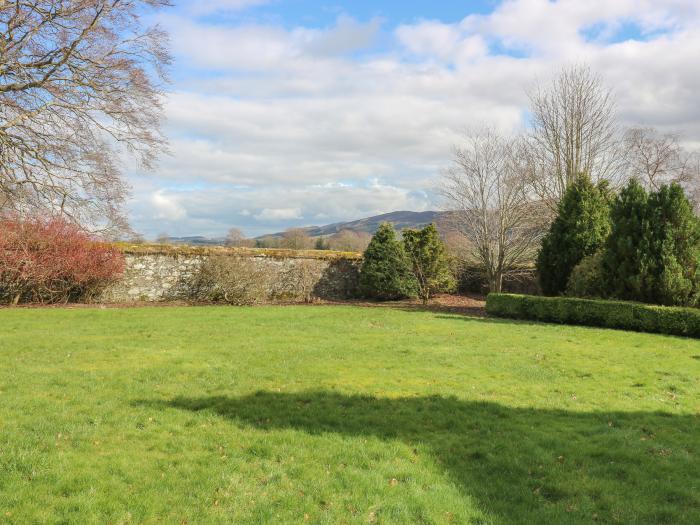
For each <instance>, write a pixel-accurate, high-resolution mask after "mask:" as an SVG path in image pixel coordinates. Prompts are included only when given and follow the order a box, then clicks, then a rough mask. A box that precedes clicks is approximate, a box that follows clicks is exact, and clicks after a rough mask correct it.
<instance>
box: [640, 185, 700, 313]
mask: <svg viewBox="0 0 700 525" xmlns="http://www.w3.org/2000/svg"><path fill="white" fill-rule="evenodd" d="M649 216H650V220H649V239H650V240H649V249H650V269H649V273H650V278H651V281H652V282H651V286H650V287H649V290H648V296H647V300H651V301H652V302H654V303H659V304H666V305H689V304H693V303H695V301H696V295H697V292H698V290H697V288H698V286H697V285H698V259H697V257H698V250H700V231H699V230H698V219H697V218H696V217H695V215H694V214H693V211H692V207H691V205H690V202H688V199H687V198H686V197H685V194H684V193H683V189H682V188H681V187H680V186H679V185H678V184H672V185H671V186H662V187H661V188H660V189H659V190H658V191H657V192H655V193H652V194H651V195H650V196H649Z"/></svg>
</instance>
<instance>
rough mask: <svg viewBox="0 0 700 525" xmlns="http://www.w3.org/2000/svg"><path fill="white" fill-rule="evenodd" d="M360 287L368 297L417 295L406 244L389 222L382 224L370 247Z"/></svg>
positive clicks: (385, 298)
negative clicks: (404, 244)
mask: <svg viewBox="0 0 700 525" xmlns="http://www.w3.org/2000/svg"><path fill="white" fill-rule="evenodd" d="M360 289H361V291H362V294H363V295H364V296H365V297H369V298H373V299H381V300H393V299H401V298H404V297H409V296H414V295H415V281H414V279H413V275H412V273H411V269H410V265H409V261H408V257H407V256H406V252H405V250H404V246H403V243H401V241H399V240H398V239H397V238H396V231H395V230H394V227H393V226H392V225H391V224H390V223H383V224H381V225H380V226H379V229H378V230H377V232H376V233H375V234H374V236H373V237H372V240H371V241H370V243H369V246H368V247H367V250H366V251H365V254H364V259H363V262H362V268H361V270H360Z"/></svg>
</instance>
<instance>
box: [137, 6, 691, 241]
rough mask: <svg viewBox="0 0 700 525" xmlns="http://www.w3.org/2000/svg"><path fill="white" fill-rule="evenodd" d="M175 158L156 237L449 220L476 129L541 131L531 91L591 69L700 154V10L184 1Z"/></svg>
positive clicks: (176, 32)
mask: <svg viewBox="0 0 700 525" xmlns="http://www.w3.org/2000/svg"><path fill="white" fill-rule="evenodd" d="M153 19H154V20H155V21H157V22H159V23H160V24H161V25H163V26H164V27H165V28H166V29H167V30H168V31H169V32H170V33H171V38H172V51H173V55H174V59H175V62H174V65H173V71H172V78H173V82H172V84H171V85H170V86H169V88H168V93H167V96H166V98H165V111H166V117H167V124H166V127H165V132H166V134H167V136H168V138H169V140H170V143H171V155H169V156H165V157H164V158H163V159H162V161H161V163H160V165H159V167H158V168H157V170H156V171H155V172H152V173H141V172H138V171H136V170H131V171H130V173H129V180H130V183H131V184H132V186H133V199H132V200H131V202H130V204H129V209H130V219H131V222H132V224H133V226H134V227H135V228H136V229H137V230H139V231H141V232H143V233H145V234H146V235H147V236H149V237H155V236H156V235H157V234H158V233H161V232H166V233H169V234H171V235H198V234H201V235H208V236H219V235H223V234H225V232H226V230H227V229H228V228H230V227H239V228H242V229H243V230H244V231H245V232H246V233H247V234H249V235H259V234H262V233H265V232H271V231H278V230H280V229H284V228H287V227H292V226H301V225H311V224H324V223H328V222H335V221H340V220H352V219H357V218H360V217H363V216H367V215H373V214H377V213H383V212H389V211H394V210H398V209H411V210H416V211H420V210H425V209H435V208H438V207H439V206H440V202H439V199H438V198H437V192H436V188H437V187H439V184H440V176H441V173H442V172H443V171H444V169H445V168H446V167H447V166H449V164H450V160H451V149H452V146H453V145H454V144H458V143H459V142H460V140H462V139H463V136H464V133H465V130H467V129H469V128H471V127H476V126H481V125H490V126H493V127H496V128H497V129H499V130H500V131H502V132H503V133H506V134H508V133H518V132H520V131H522V130H523V127H524V126H525V124H526V122H525V116H526V114H527V113H526V112H527V96H526V91H527V89H528V88H531V87H532V86H533V85H534V84H535V83H536V82H546V81H548V79H550V78H551V77H552V76H553V75H554V74H556V72H557V71H558V70H559V69H560V68H561V67H562V66H564V65H567V64H570V63H572V62H587V63H589V64H590V65H591V67H592V68H593V69H594V70H596V71H597V72H599V73H600V74H601V76H602V77H603V78H604V80H605V81H606V82H607V83H608V84H609V85H610V87H611V88H612V89H613V90H614V92H615V94H616V98H617V102H618V116H619V120H620V123H621V125H631V124H643V125H653V126H656V127H659V128H660V129H662V130H664V131H674V132H679V133H681V134H682V135H683V137H684V139H685V140H686V142H687V143H688V144H689V145H690V146H691V147H694V146H696V145H697V144H698V143H700V125H699V124H698V123H699V122H700V105H698V104H697V95H696V93H698V92H700V78H699V77H700V73H699V72H698V68H697V65H696V62H697V56H700V23H699V20H700V6H699V5H698V2H697V1H696V0H668V1H659V0H615V1H614V2H611V1H609V0H586V1H585V2H584V1H582V0H558V1H549V0H508V1H478V2H456V1H450V2H443V1H437V2H436V1H432V2H430V1H423V0H420V1H412V2H381V1H374V2H370V1H367V0H359V1H354V2H343V3H338V2H325V1H322V0H197V1H189V2H186V1H182V0H181V1H180V2H178V4H177V5H176V6H175V7H174V8H170V9H167V10H163V11H161V12H159V13H158V14H156V15H155V16H154V17H153Z"/></svg>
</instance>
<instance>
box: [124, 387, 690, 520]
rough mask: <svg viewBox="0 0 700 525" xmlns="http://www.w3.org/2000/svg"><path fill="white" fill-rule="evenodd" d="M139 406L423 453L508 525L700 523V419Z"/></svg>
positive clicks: (333, 403)
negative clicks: (363, 439)
mask: <svg viewBox="0 0 700 525" xmlns="http://www.w3.org/2000/svg"><path fill="white" fill-rule="evenodd" d="M137 404H138V405H142V406H143V405H146V406H151V407H157V408H164V409H165V408H176V409H181V410H188V411H194V412H198V411H209V412H212V413H214V414H218V415H220V416H221V417H224V418H226V419H228V420H230V421H232V422H233V423H235V424H236V425H247V426H250V427H253V428H257V429H260V430H269V431H274V430H275V429H296V430H300V431H304V432H307V433H309V434H312V435H319V434H325V433H338V434H343V435H347V436H376V437H379V438H381V439H387V440H390V439H391V440H401V441H403V442H405V443H406V444H408V445H411V446H413V445H415V444H418V443H422V444H424V445H427V446H428V447H429V448H430V450H431V451H432V453H433V455H434V458H435V461H436V463H437V464H439V465H440V466H441V467H442V468H444V469H445V472H446V473H447V474H448V475H450V476H451V477H452V478H453V479H454V480H455V481H456V482H457V483H458V484H459V485H460V486H461V488H462V489H463V491H464V492H465V493H466V494H469V495H471V496H473V497H475V498H476V500H477V501H478V502H479V504H480V506H481V508H482V510H483V511H484V512H486V513H487V514H488V515H490V516H492V517H493V519H494V520H495V521H496V522H498V523H542V524H544V523H562V522H564V523H578V522H582V523H583V522H586V523H591V522H594V521H597V522H599V523H649V524H652V523H653V524H662V523H668V524H671V523H673V524H678V523H700V457H699V456H698V454H699V453H700V418H698V417H697V416H691V415H688V416H677V415H670V414H666V413H660V412H636V413H627V412H615V413H580V412H569V411H564V410H542V409H526V408H512V407H507V406H503V405H499V404H495V403H486V402H467V401H462V400H459V399H456V398H444V397H437V396H435V397H407V398H399V399H385V398H376V397H369V396H353V395H343V394H339V393H335V392H325V391H310V392H303V393H295V394H283V393H282V394H281V393H270V392H259V393H257V394H253V395H249V396H244V397H238V398H229V397H204V398H176V399H173V400H171V401H140V402H137Z"/></svg>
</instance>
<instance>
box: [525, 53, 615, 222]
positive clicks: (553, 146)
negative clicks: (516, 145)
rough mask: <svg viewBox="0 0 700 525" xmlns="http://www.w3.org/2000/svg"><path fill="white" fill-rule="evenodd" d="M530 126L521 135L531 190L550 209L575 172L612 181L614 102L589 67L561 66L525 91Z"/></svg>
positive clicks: (595, 178) (610, 94) (613, 171)
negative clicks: (544, 81)
mask: <svg viewBox="0 0 700 525" xmlns="http://www.w3.org/2000/svg"><path fill="white" fill-rule="evenodd" d="M529 96H530V111H531V113H532V130H531V132H530V134H529V136H528V137H527V138H526V140H527V143H528V148H527V149H526V150H525V151H524V153H526V154H527V162H528V171H529V178H530V182H531V184H532V187H533V189H534V190H535V191H536V193H537V194H538V195H539V197H540V199H542V201H543V202H545V203H547V204H548V205H549V206H550V207H551V208H552V209H555V208H556V205H557V203H558V202H559V200H560V199H561V197H562V196H563V195H564V193H565V192H566V189H567V188H568V187H569V185H570V184H571V183H572V182H573V180H574V179H575V178H576V176H577V175H579V174H580V173H587V174H588V175H589V176H590V177H591V178H592V179H593V180H594V181H598V180H602V179H606V180H609V181H611V182H612V183H613V184H615V179H616V177H617V176H618V175H619V164H618V163H619V161H620V155H619V141H618V133H617V130H616V126H615V102H614V100H613V97H612V93H611V91H610V90H609V89H607V88H606V87H605V85H604V84H603V82H602V80H601V78H600V77H599V76H597V75H596V74H594V73H593V72H592V71H591V70H590V68H589V67H588V66H585V65H578V66H571V67H568V68H565V69H563V70H562V71H561V73H560V75H559V76H558V77H557V78H555V79H554V80H553V81H552V83H551V84H550V85H547V86H542V85H539V86H537V88H536V89H535V90H534V91H533V92H531V93H530V94H529Z"/></svg>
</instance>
